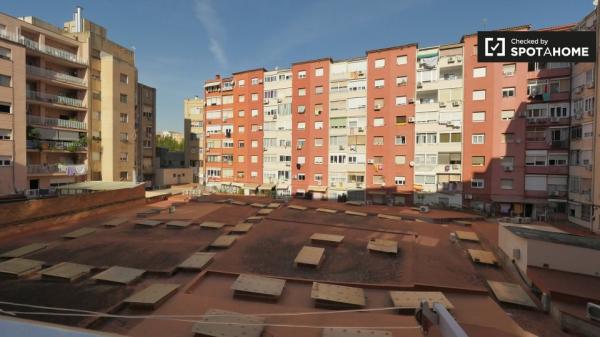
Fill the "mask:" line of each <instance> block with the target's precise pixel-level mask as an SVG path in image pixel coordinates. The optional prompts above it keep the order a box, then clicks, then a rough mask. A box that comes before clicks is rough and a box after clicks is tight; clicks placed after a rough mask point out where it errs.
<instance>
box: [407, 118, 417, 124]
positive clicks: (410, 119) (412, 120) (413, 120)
mask: <svg viewBox="0 0 600 337" xmlns="http://www.w3.org/2000/svg"><path fill="white" fill-rule="evenodd" d="M406 120H407V121H408V122H409V123H414V122H415V118H414V117H408V118H407V119H406Z"/></svg>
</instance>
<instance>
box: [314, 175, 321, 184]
mask: <svg viewBox="0 0 600 337" xmlns="http://www.w3.org/2000/svg"><path fill="white" fill-rule="evenodd" d="M314 179H315V182H316V183H318V184H320V183H321V182H322V181H323V175H322V174H321V173H315V175H314Z"/></svg>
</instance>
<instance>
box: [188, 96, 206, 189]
mask: <svg viewBox="0 0 600 337" xmlns="http://www.w3.org/2000/svg"><path fill="white" fill-rule="evenodd" d="M183 129H184V149H185V161H186V163H187V164H188V165H189V167H191V168H192V171H193V175H194V176H193V179H192V181H193V182H194V183H203V182H204V162H205V158H204V152H205V150H204V148H205V144H204V142H205V137H204V100H203V99H201V98H199V97H198V96H196V97H194V98H190V99H185V100H184V101H183Z"/></svg>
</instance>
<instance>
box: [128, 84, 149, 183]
mask: <svg viewBox="0 0 600 337" xmlns="http://www.w3.org/2000/svg"><path fill="white" fill-rule="evenodd" d="M136 100H137V103H136V106H135V130H136V135H135V143H136V149H135V170H136V181H140V182H142V181H143V182H145V183H146V185H147V186H152V185H153V176H154V157H155V154H156V150H155V148H156V137H155V134H156V89H155V88H153V87H150V86H147V85H145V84H142V83H138V84H137V93H136ZM124 122H126V121H124Z"/></svg>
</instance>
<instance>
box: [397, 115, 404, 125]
mask: <svg viewBox="0 0 600 337" xmlns="http://www.w3.org/2000/svg"><path fill="white" fill-rule="evenodd" d="M396 124H397V125H404V124H406V116H396Z"/></svg>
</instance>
